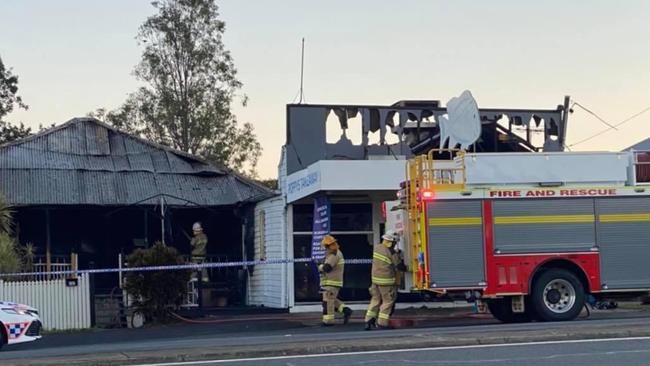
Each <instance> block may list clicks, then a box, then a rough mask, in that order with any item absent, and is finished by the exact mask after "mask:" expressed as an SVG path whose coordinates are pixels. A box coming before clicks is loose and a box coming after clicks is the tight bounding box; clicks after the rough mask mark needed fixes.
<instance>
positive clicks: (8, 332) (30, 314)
mask: <svg viewBox="0 0 650 366" xmlns="http://www.w3.org/2000/svg"><path fill="white" fill-rule="evenodd" d="M0 325H1V327H0V348H2V346H4V345H5V344H16V343H23V342H31V341H35V340H37V339H40V338H41V328H42V323H41V318H40V317H39V316H38V310H36V309H34V308H33V307H31V306H27V305H23V304H17V303H14V302H5V301H0Z"/></svg>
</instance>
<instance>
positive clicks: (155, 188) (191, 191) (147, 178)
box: [0, 118, 272, 206]
mask: <svg viewBox="0 0 650 366" xmlns="http://www.w3.org/2000/svg"><path fill="white" fill-rule="evenodd" d="M0 192H2V194H3V195H4V196H5V197H6V199H7V201H8V202H9V203H10V204H12V205H15V206H28V205H104V206H126V205H135V204H140V205H155V204H157V203H158V202H159V199H160V197H164V198H165V204H166V205H168V206H225V205H235V204H237V203H241V202H255V201H259V200H262V199H264V198H267V197H269V196H271V195H272V192H271V191H269V190H268V189H266V188H265V187H263V186H261V185H259V184H257V183H255V182H252V181H251V180H248V179H246V178H244V177H242V176H240V175H238V174H235V173H233V172H232V171H229V170H228V169H226V168H224V167H220V166H216V165H214V164H211V163H208V162H206V161H204V160H202V159H200V158H198V157H196V156H194V155H191V154H188V153H184V152H181V151H178V150H175V149H172V148H169V147H166V146H162V145H158V144H155V143H152V142H150V141H147V140H144V139H141V138H139V137H136V136H134V135H130V134H128V133H125V132H122V131H119V130H117V129H115V128H114V127H112V126H109V125H107V124H105V123H102V122H100V121H99V120H97V119H94V118H75V119H72V120H70V121H68V122H66V123H64V124H62V125H60V126H57V127H54V128H52V129H48V130H45V131H43V132H41V133H38V134H35V135H33V136H30V137H27V138H25V139H21V140H17V141H14V142H11V143H8V144H4V145H2V146H0Z"/></svg>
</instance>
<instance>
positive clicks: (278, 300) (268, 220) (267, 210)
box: [248, 196, 288, 308]
mask: <svg viewBox="0 0 650 366" xmlns="http://www.w3.org/2000/svg"><path fill="white" fill-rule="evenodd" d="M262 212H263V213H262ZM262 220H263V222H262ZM286 258H287V240H286V211H285V205H284V199H283V197H282V196H278V197H273V198H269V199H267V200H265V201H262V202H259V203H258V204H257V205H256V207H255V258H254V260H256V261H258V260H262V259H286ZM287 266H288V265H287V264H258V265H255V269H254V271H253V273H252V275H250V277H249V281H248V304H249V305H257V306H262V305H263V306H266V307H271V308H286V307H287V306H288V304H287V301H286V300H287V287H288V285H287Z"/></svg>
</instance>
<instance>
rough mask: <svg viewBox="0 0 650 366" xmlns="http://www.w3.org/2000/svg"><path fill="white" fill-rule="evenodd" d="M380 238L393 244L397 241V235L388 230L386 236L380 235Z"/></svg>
mask: <svg viewBox="0 0 650 366" xmlns="http://www.w3.org/2000/svg"><path fill="white" fill-rule="evenodd" d="M381 238H382V239H384V240H388V241H393V242H395V241H397V234H396V233H395V232H394V231H393V230H388V231H387V232H386V234H384V235H382V237H381Z"/></svg>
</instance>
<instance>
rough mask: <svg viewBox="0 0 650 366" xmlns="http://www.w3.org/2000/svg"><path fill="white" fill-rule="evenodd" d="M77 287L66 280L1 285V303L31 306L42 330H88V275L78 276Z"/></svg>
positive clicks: (5, 283) (0, 283)
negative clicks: (34, 309)
mask: <svg viewBox="0 0 650 366" xmlns="http://www.w3.org/2000/svg"><path fill="white" fill-rule="evenodd" d="M77 278H78V284H77V286H71V287H68V286H66V280H65V279H54V280H38V281H0V301H12V302H16V303H20V304H25V305H29V306H33V307H35V308H36V309H38V312H39V314H40V316H41V320H42V321H43V327H44V328H45V329H48V330H49V329H82V328H90V326H91V319H90V286H89V281H88V276H87V275H81V276H78V277H77Z"/></svg>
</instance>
